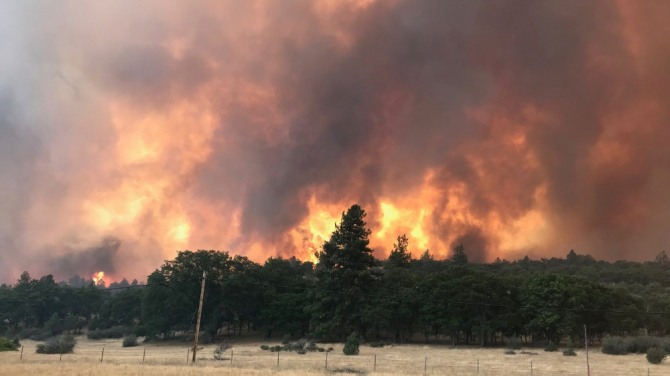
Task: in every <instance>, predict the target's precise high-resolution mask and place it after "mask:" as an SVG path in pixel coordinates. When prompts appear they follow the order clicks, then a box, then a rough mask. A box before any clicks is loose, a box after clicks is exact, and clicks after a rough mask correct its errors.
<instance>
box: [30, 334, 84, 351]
mask: <svg viewBox="0 0 670 376" xmlns="http://www.w3.org/2000/svg"><path fill="white" fill-rule="evenodd" d="M76 344H77V340H76V339H75V338H74V337H72V336H71V335H67V334H66V335H62V336H60V337H52V338H49V339H48V340H47V341H46V342H45V343H40V344H39V345H37V353H38V354H69V353H71V352H73V351H74V347H75V345H76Z"/></svg>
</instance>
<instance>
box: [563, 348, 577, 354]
mask: <svg viewBox="0 0 670 376" xmlns="http://www.w3.org/2000/svg"><path fill="white" fill-rule="evenodd" d="M563 356H577V353H576V352H575V350H574V349H573V348H572V347H568V348H567V349H565V350H563Z"/></svg>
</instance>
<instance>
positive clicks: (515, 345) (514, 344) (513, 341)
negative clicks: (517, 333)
mask: <svg viewBox="0 0 670 376" xmlns="http://www.w3.org/2000/svg"><path fill="white" fill-rule="evenodd" d="M507 348H508V349H510V350H519V349H520V348H521V339H520V338H519V337H509V338H507Z"/></svg>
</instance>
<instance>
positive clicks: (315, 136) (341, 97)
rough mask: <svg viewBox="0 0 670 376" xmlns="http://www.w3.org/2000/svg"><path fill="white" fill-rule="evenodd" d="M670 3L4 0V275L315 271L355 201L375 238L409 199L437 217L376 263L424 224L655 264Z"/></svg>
mask: <svg viewBox="0 0 670 376" xmlns="http://www.w3.org/2000/svg"><path fill="white" fill-rule="evenodd" d="M665 8H668V6H667V5H665V4H663V3H660V2H653V3H633V2H611V1H588V2H577V1H575V2H565V1H496V2H478V1H467V2H465V1H444V0H425V1H401V0H397V1H322V2H319V1H286V2H274V1H195V2H191V3H189V4H186V3H179V2H171V1H168V2H164V1H146V2H142V3H136V2H132V1H118V2H108V3H101V2H68V1H65V2H57V3H56V2H31V1H26V2H15V3H4V4H2V5H0V24H1V25H2V26H0V110H1V111H0V177H1V178H2V180H0V192H2V195H0V208H1V209H2V212H1V213H2V214H0V262H2V265H3V267H2V269H1V270H0V280H11V279H14V278H15V277H17V276H18V275H19V274H20V272H21V271H22V270H31V269H39V270H47V269H48V268H47V267H46V266H47V265H44V262H42V261H40V260H61V261H59V262H54V263H51V265H50V266H51V267H53V268H56V269H57V270H54V271H53V272H54V273H56V274H60V275H63V277H67V275H66V274H68V273H74V272H77V271H78V273H79V274H83V275H86V274H87V273H93V272H95V271H96V270H89V269H103V270H104V269H106V270H110V271H113V272H114V273H118V274H119V276H121V275H124V276H127V277H129V278H135V277H143V276H144V275H146V274H147V273H148V272H149V271H150V270H151V269H153V268H155V267H157V266H158V265H159V264H160V262H162V260H164V259H167V258H170V257H171V256H172V255H173V254H174V252H175V251H177V250H179V249H186V248H189V249H197V248H203V249H222V250H229V251H231V252H234V253H239V254H246V255H249V256H251V257H253V258H256V259H260V260H259V261H262V258H264V257H269V256H276V255H282V256H289V255H298V256H300V257H308V252H306V251H305V250H304V249H301V247H300V241H299V240H300V239H298V241H297V242H296V239H295V238H294V237H295V236H296V235H295V234H298V237H302V236H303V235H304V234H307V235H304V236H306V237H309V236H311V235H310V230H309V228H307V227H308V226H307V225H305V224H306V223H309V221H310V218H313V217H315V216H317V215H318V213H317V211H318V210H319V209H318V208H320V207H328V208H331V207H339V208H340V209H339V210H340V211H342V210H346V208H347V207H349V206H350V205H352V204H354V203H358V204H361V205H362V206H363V208H365V209H366V211H367V212H368V216H367V218H366V219H367V221H368V223H369V225H370V226H371V228H372V229H373V232H374V231H375V230H381V229H382V228H384V226H389V225H388V224H386V222H384V221H385V219H384V215H383V214H384V210H383V208H384V207H385V206H384V205H387V204H388V203H391V204H393V205H394V207H395V208H396V209H397V210H398V211H399V212H401V213H409V212H412V213H419V214H416V215H415V216H414V217H412V218H411V219H408V220H407V221H404V222H403V221H398V223H396V224H395V225H394V226H393V228H392V229H391V230H389V233H388V234H387V238H388V241H386V240H384V241H381V240H379V239H377V240H375V241H374V242H373V244H372V245H373V247H374V248H375V250H376V252H377V255H378V257H384V256H385V254H386V252H387V251H388V249H389V248H390V247H391V246H392V244H393V241H394V239H395V238H396V236H397V235H400V233H407V234H408V236H409V238H410V248H411V247H412V245H413V244H418V243H419V242H418V241H417V242H414V241H413V236H414V238H415V239H417V238H419V237H421V238H422V239H423V240H425V245H426V247H428V248H430V250H431V252H432V253H434V254H437V255H440V256H446V255H447V254H448V253H449V251H450V249H451V247H453V245H454V244H460V243H463V245H464V247H465V250H466V252H468V253H469V254H470V259H471V260H474V261H478V262H479V261H487V260H492V259H495V258H496V257H498V256H502V257H506V258H516V257H522V256H523V255H525V254H529V255H531V256H534V257H551V256H564V255H565V254H567V252H568V251H569V250H570V249H575V250H577V251H578V252H580V253H590V254H592V255H594V256H595V257H598V258H603V259H608V260H615V259H622V258H623V259H635V260H646V259H651V258H653V256H654V255H655V254H657V253H658V252H660V251H661V250H663V249H667V247H668V243H669V242H670V235H668V234H670V232H668V231H667V224H668V223H670V222H669V220H670V214H668V213H670V196H668V195H667V194H666V193H665V187H667V186H668V183H670V149H668V147H667V141H666V140H668V139H670V131H669V130H668V126H667V123H668V120H669V119H670V114H669V113H668V108H669V107H668V106H667V104H668V103H667V101H668V98H670V74H669V73H668V71H667V67H666V63H665V62H666V61H667V58H668V57H669V56H670V47H668V45H667V43H665V41H666V40H667V37H668V36H669V35H670V28H669V27H668V26H665V25H666V23H665V20H664V19H663V17H660V16H659V15H660V14H667V11H668V10H669V9H665ZM315 207H317V209H315ZM419 209H420V210H419ZM408 218H409V217H408ZM415 222H416V223H415ZM417 223H418V224H419V225H420V226H419V225H417ZM417 226H418V227H417ZM419 227H420V229H419ZM417 229H418V230H417ZM391 232H393V233H391ZM412 233H414V235H411V234H412ZM105 239H107V240H105ZM109 239H115V241H114V244H115V246H114V247H108V246H106V245H105V244H107V245H109V244H108V243H107V242H108V241H109ZM426 239H428V240H426ZM101 244H102V245H101ZM421 244H423V243H421ZM318 245H319V244H316V246H318ZM415 247H418V245H415ZM96 249H107V250H111V249H113V252H112V251H104V252H103V251H100V252H98V251H95V250H96ZM414 251H415V252H414V253H415V254H417V255H418V254H420V252H421V251H423V250H419V249H415V250H414ZM42 256H44V257H42Z"/></svg>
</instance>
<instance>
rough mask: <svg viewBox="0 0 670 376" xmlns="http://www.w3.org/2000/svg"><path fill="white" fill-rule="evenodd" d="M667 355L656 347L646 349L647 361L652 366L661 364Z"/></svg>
mask: <svg viewBox="0 0 670 376" xmlns="http://www.w3.org/2000/svg"><path fill="white" fill-rule="evenodd" d="M667 355H668V353H666V352H665V350H664V349H662V348H660V347H657V346H653V347H650V348H649V349H647V361H648V362H649V363H652V364H661V362H663V360H665V357H666V356H667Z"/></svg>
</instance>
